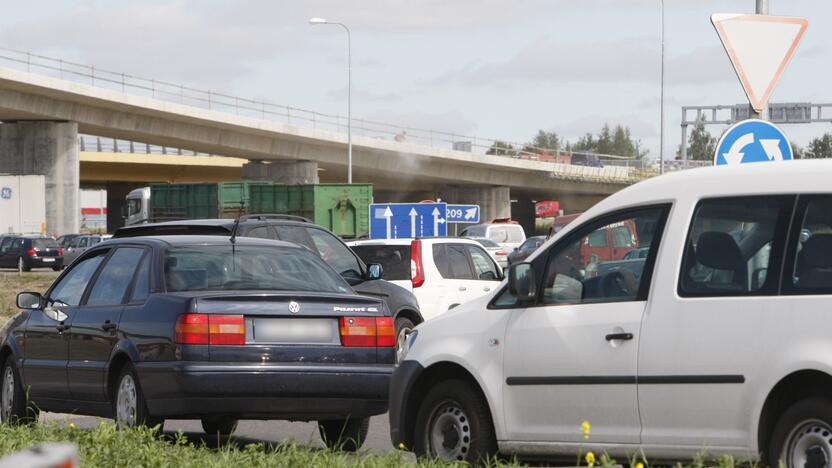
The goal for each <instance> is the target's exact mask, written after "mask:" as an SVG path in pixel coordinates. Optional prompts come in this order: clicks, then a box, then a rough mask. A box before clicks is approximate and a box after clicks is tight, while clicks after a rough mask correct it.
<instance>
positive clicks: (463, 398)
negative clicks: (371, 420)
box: [414, 380, 497, 464]
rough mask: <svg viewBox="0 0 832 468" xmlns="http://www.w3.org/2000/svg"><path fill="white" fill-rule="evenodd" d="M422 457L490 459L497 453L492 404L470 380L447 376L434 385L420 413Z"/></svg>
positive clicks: (417, 434) (417, 431) (470, 460)
mask: <svg viewBox="0 0 832 468" xmlns="http://www.w3.org/2000/svg"><path fill="white" fill-rule="evenodd" d="M414 451H415V452H416V455H418V456H420V457H429V458H439V459H442V460H446V461H465V462H468V463H470V464H478V463H487V462H488V461H489V459H490V458H491V457H493V456H495V455H496V454H497V439H496V437H495V435H494V425H493V423H492V422H491V414H490V412H489V410H488V404H487V403H486V401H485V399H484V398H483V397H482V395H481V394H480V393H479V392H478V391H477V390H476V389H475V388H474V387H473V386H472V385H471V384H469V383H468V382H465V381H462V380H446V381H444V382H440V383H439V384H437V385H435V386H434V387H433V388H431V389H430V391H429V392H428V394H427V395H426V396H425V399H424V401H423V402H422V405H421V406H420V407H419V413H418V415H417V417H416V428H415V446H414Z"/></svg>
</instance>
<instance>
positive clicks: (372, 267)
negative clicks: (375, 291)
mask: <svg viewBox="0 0 832 468" xmlns="http://www.w3.org/2000/svg"><path fill="white" fill-rule="evenodd" d="M382 273H384V268H382V267H381V265H380V264H378V263H371V264H369V265H367V279H368V280H377V279H381V274H382Z"/></svg>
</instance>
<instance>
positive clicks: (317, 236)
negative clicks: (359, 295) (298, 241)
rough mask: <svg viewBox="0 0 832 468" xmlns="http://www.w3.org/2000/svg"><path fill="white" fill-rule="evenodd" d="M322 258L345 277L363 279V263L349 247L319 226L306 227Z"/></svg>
mask: <svg viewBox="0 0 832 468" xmlns="http://www.w3.org/2000/svg"><path fill="white" fill-rule="evenodd" d="M306 230H307V231H308V232H309V237H310V238H311V239H312V242H313V243H314V244H315V250H317V251H318V252H319V253H320V254H321V258H323V260H324V261H325V262H326V263H328V264H329V266H331V267H332V268H333V269H335V271H337V272H338V274H340V275H341V276H343V277H344V278H354V279H361V277H362V273H361V265H360V264H359V262H358V258H356V256H355V254H353V253H352V251H351V250H350V248H349V247H347V246H346V245H344V244H343V243H341V241H340V240H338V238H337V237H335V236H334V235H333V234H330V233H329V232H326V231H324V230H322V229H317V228H306Z"/></svg>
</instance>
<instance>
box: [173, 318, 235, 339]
mask: <svg viewBox="0 0 832 468" xmlns="http://www.w3.org/2000/svg"><path fill="white" fill-rule="evenodd" d="M176 342H177V343H179V344H199V345H206V344H211V345H243V344H245V343H246V326H245V319H244V318H243V316H242V315H209V314H183V315H180V316H179V318H177V319H176Z"/></svg>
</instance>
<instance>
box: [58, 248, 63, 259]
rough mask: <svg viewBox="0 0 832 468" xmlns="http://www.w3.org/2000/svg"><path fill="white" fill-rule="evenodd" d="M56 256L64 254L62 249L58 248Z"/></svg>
mask: <svg viewBox="0 0 832 468" xmlns="http://www.w3.org/2000/svg"><path fill="white" fill-rule="evenodd" d="M58 256H60V257H63V256H64V249H61V248H58Z"/></svg>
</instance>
